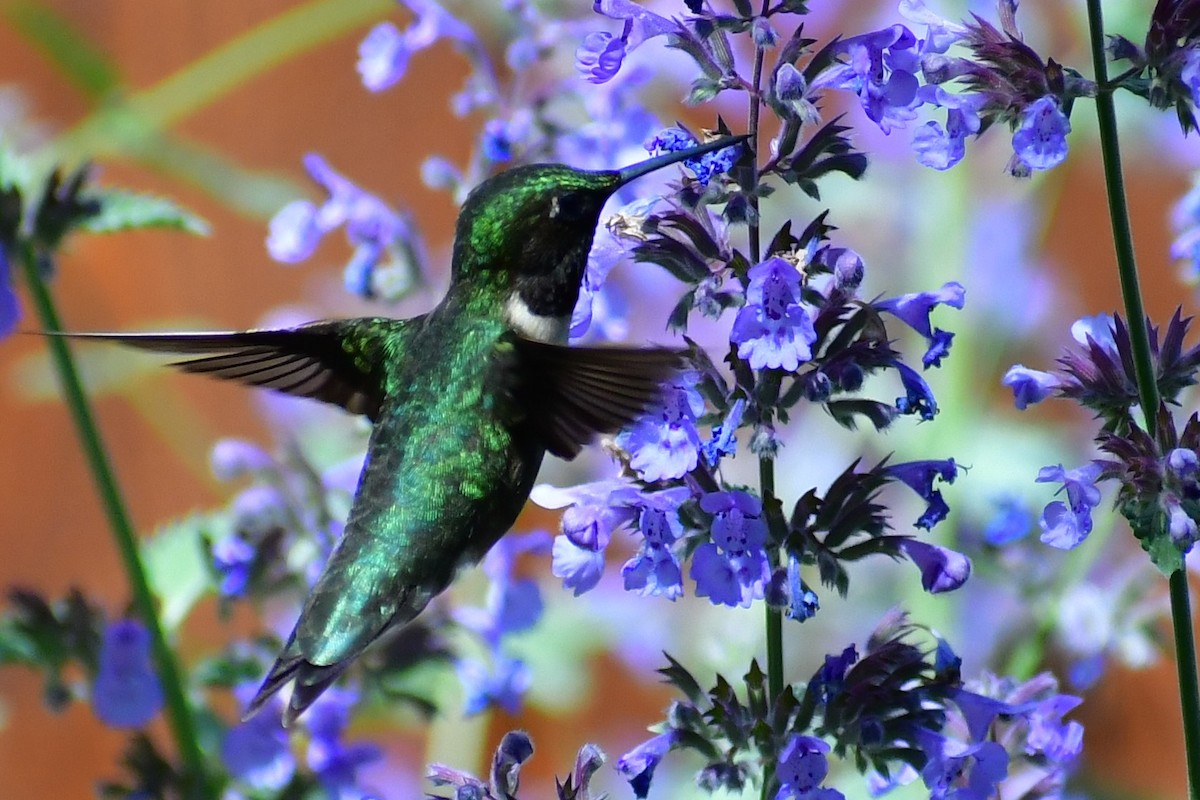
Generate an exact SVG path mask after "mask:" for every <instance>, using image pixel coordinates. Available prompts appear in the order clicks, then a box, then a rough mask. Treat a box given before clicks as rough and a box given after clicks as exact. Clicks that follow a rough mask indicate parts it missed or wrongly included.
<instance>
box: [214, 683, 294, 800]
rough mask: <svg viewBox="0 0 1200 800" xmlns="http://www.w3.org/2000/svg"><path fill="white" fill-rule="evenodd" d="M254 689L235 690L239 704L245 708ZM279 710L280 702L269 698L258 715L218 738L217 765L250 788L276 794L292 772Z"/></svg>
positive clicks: (290, 753)
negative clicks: (219, 763)
mask: <svg viewBox="0 0 1200 800" xmlns="http://www.w3.org/2000/svg"><path fill="white" fill-rule="evenodd" d="M257 688H258V687H257V685H251V684H243V685H241V686H238V687H237V688H235V689H234V694H235V695H236V696H237V698H238V702H239V705H241V706H242V707H245V705H246V704H247V703H249V702H250V698H251V697H253V696H254V692H255V690H256V689H257ZM282 711H283V704H282V702H281V701H280V700H279V699H278V698H271V700H269V701H268V703H267V707H266V708H264V709H262V711H261V713H259V714H256V715H254V716H253V717H251V718H250V719H249V720H247V721H245V722H241V723H238V724H237V725H234V726H233V727H232V728H230V729H229V730H227V731H226V732H225V735H224V736H223V737H222V739H221V762H222V763H223V764H224V765H225V768H226V769H227V770H229V774H230V775H231V776H233V778H234V779H236V780H237V781H239V782H241V783H243V784H245V785H246V786H247V787H248V788H250V789H254V790H258V791H269V792H277V791H279V790H280V789H282V788H283V787H284V786H286V785H287V784H288V782H290V781H291V779H292V776H293V775H294V774H295V772H296V760H295V759H294V758H293V757H292V750H291V747H290V745H289V741H288V732H287V729H286V728H284V727H283V726H281V725H280V724H279V715H280V714H281V713H282Z"/></svg>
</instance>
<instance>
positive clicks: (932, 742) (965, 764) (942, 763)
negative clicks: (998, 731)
mask: <svg viewBox="0 0 1200 800" xmlns="http://www.w3.org/2000/svg"><path fill="white" fill-rule="evenodd" d="M919 745H920V747H921V750H922V751H924V753H925V758H926V762H925V766H924V767H922V769H921V779H922V780H923V781H924V782H925V786H926V787H927V788H928V789H929V797H930V800H949V799H950V798H953V799H954V800H990V798H992V797H994V796H995V793H996V784H998V783H999V782H1000V781H1002V780H1004V778H1005V777H1006V776H1007V775H1008V753H1006V752H1005V750H1004V748H1003V747H1001V746H1000V745H999V744H997V743H995V742H979V743H976V744H963V743H962V742H956V741H954V740H952V739H947V738H946V737H944V736H941V735H939V734H936V733H933V732H932V731H923V732H922V733H921V736H920V740H919Z"/></svg>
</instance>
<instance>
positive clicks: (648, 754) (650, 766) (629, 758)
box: [617, 730, 679, 800]
mask: <svg viewBox="0 0 1200 800" xmlns="http://www.w3.org/2000/svg"><path fill="white" fill-rule="evenodd" d="M678 741H679V732H678V731H675V730H668V731H667V732H665V733H660V734H659V735H658V736H655V737H653V738H651V739H647V740H646V741H644V742H642V743H641V744H639V745H638V746H637V747H635V748H633V749H632V750H630V751H629V752H628V753H626V754H625V755H623V756H621V757H620V758H619V759H617V772H619V773H621V777H623V778H624V779H625V780H627V781H629V786H630V788H632V789H633V794H634V796H635V797H637V798H639V800H641V799H642V798H645V797H646V795H647V794H648V793H649V792H650V781H651V780H652V779H653V778H654V770H655V769H656V768H657V767H658V764H659V762H660V761H662V758H663V756H665V755H666V754H667V751H668V750H670V749H671V748H672V747H674V746H675V744H676V742H678Z"/></svg>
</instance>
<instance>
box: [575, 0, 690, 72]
mask: <svg viewBox="0 0 1200 800" xmlns="http://www.w3.org/2000/svg"><path fill="white" fill-rule="evenodd" d="M592 9H593V10H594V11H595V12H596V13H597V14H603V15H604V16H606V17H609V18H611V19H616V20H622V21H623V22H624V26H623V27H622V30H621V35H620V37H613V35H612V34H610V33H603V32H601V33H590V34H588V35H587V36H585V37H584V40H583V44H582V45H580V47H579V49H578V50H577V51H576V52H575V69H576V70H577V71H578V72H579V74H580V75H581V76H582V77H583V78H584V79H585V80H588V81H590V82H592V83H606V82H608V81H610V80H612V79H613V77H614V76H615V75H616V74H617V71H618V70H620V68H621V63H622V62H623V61H624V60H625V56H626V55H628V54H629V53H632V52H633V51H634V49H636V48H637V47H638V46H639V45H641V44H642V43H643V42H646V41H647V40H649V39H653V38H655V37H656V36H664V35H666V34H668V33H672V32H673V31H675V30H677V29H678V24H677V23H674V22H672V21H671V20H669V19H667V18H666V17H661V16H659V15H658V14H655V13H654V12H653V11H648V10H647V9H645V8H642V7H641V6H639V5H637V4H636V3H633V2H631V0H595V2H593V3H592Z"/></svg>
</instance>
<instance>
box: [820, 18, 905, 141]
mask: <svg viewBox="0 0 1200 800" xmlns="http://www.w3.org/2000/svg"><path fill="white" fill-rule="evenodd" d="M837 50H838V53H840V54H845V55H846V56H847V57H848V60H847V61H846V62H837V63H835V64H834V65H833V66H831V67H828V68H826V69H825V70H824V71H822V72H821V74H820V75H818V76H817V77H816V78H815V79H814V80H813V88H814V89H815V88H831V89H845V90H847V91H851V92H854V93H855V94H856V95H858V98H859V101H860V102H861V103H862V107H863V110H864V111H866V113H867V117H868V118H869V119H870V120H871V121H873V122H874V123H875V124H877V125H878V126H879V128H880V130H882V131H883V132H884V133H891V131H892V130H893V129H894V128H898V127H903V126H904V125H906V124H907V123H908V122H909V121H910V120H912V119H915V118H916V116H917V112H916V108H917V107H918V106H920V105H921V99H920V98H919V97H918V96H917V88H918V87H919V85H920V81H919V80H918V79H917V75H916V73H917V72H919V71H920V63H919V56H918V52H917V39H916V37H915V36H913V34H912V31H910V30H909V29H908V28H906V27H904V26H903V25H892V26H890V27H888V28H884V29H883V30H878V31H873V32H871V33H864V34H861V35H859V36H852V37H850V38H848V39H843V40H842V41H841V42H839V43H838V45H837Z"/></svg>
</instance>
